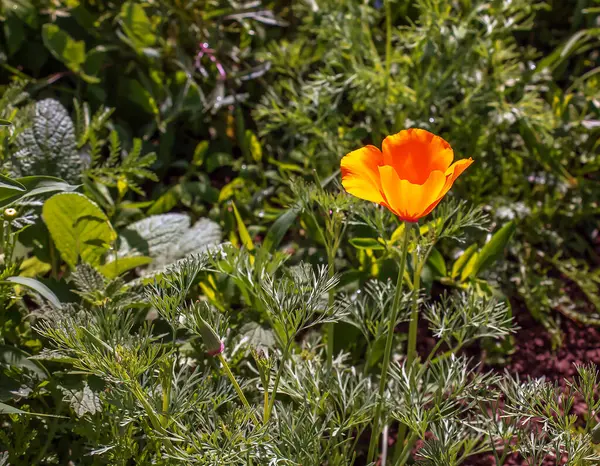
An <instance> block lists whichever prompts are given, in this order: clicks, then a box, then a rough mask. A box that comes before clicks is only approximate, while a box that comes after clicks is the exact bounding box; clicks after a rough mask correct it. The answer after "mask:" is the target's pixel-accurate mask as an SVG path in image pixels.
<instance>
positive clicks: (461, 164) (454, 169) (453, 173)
mask: <svg viewBox="0 0 600 466" xmlns="http://www.w3.org/2000/svg"><path fill="white" fill-rule="evenodd" d="M472 163H473V159H472V158H468V159H462V160H458V161H457V162H454V163H453V164H452V166H451V167H449V168H448V169H447V170H446V173H445V175H446V183H445V184H444V187H443V188H442V190H441V191H440V193H439V195H438V198H437V199H436V200H435V201H434V202H432V203H431V204H430V205H429V207H427V209H426V210H425V213H424V214H423V216H425V215H427V214H428V213H429V212H431V211H432V210H433V209H435V207H436V206H437V205H438V204H439V203H440V201H441V200H442V199H443V198H444V196H445V195H446V194H447V193H448V191H450V188H451V187H452V185H453V184H454V181H455V180H456V178H458V177H459V176H460V175H461V173H462V172H464V171H465V170H466V169H467V168H469V166H470V165H471V164H472Z"/></svg>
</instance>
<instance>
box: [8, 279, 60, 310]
mask: <svg viewBox="0 0 600 466" xmlns="http://www.w3.org/2000/svg"><path fill="white" fill-rule="evenodd" d="M5 282H10V283H14V284H17V285H21V286H26V287H27V288H30V289H32V290H33V291H35V292H36V293H38V294H39V295H40V296H42V297H43V298H44V299H46V300H48V302H49V303H50V304H52V306H53V307H55V308H57V309H59V308H60V307H61V304H60V301H59V299H58V298H57V297H56V295H55V294H54V293H53V292H52V291H51V290H50V288H48V287H47V286H46V285H44V284H43V283H42V282H40V281H38V280H36V279H35V278H28V277H8V278H6V279H5Z"/></svg>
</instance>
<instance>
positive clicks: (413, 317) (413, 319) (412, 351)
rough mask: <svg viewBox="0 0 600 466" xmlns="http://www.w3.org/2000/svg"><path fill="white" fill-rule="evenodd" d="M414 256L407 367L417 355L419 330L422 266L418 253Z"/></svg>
mask: <svg viewBox="0 0 600 466" xmlns="http://www.w3.org/2000/svg"><path fill="white" fill-rule="evenodd" d="M413 258H414V259H415V260H413V267H414V270H415V276H414V278H413V295H412V306H411V311H410V325H409V327H408V350H407V352H406V367H410V366H411V364H412V363H413V361H414V359H415V356H416V355H417V331H418V329H419V328H418V327H419V306H418V304H419V286H420V284H421V267H419V266H418V264H417V254H416V252H415V254H414V256H413Z"/></svg>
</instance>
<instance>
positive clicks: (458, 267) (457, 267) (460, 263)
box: [451, 243, 477, 278]
mask: <svg viewBox="0 0 600 466" xmlns="http://www.w3.org/2000/svg"><path fill="white" fill-rule="evenodd" d="M475 251H477V244H476V243H474V244H472V245H471V246H469V247H468V248H467V249H465V251H464V252H463V253H462V254H461V255H460V256H459V257H458V259H456V261H455V262H454V264H452V272H451V276H452V278H456V277H458V275H459V274H460V273H461V271H462V270H463V268H464V266H465V265H466V264H467V262H468V261H469V259H470V258H471V256H472V255H473V254H474V253H475Z"/></svg>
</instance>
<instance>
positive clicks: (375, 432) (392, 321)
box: [367, 223, 411, 462]
mask: <svg viewBox="0 0 600 466" xmlns="http://www.w3.org/2000/svg"><path fill="white" fill-rule="evenodd" d="M410 230H411V228H410V224H408V223H405V224H404V241H403V242H402V252H401V253H400V269H399V270H398V280H397V282H396V292H395V294H394V301H393V304H392V315H391V316H390V318H389V320H388V329H387V338H386V341H385V352H384V353H383V366H382V367H381V377H380V379H379V401H378V403H377V408H376V410H375V418H374V419H373V429H372V431H371V442H370V443H369V453H368V456H367V458H368V462H372V461H374V460H375V451H376V449H377V445H378V443H379V430H380V423H379V420H380V419H379V418H380V417H381V411H382V410H383V395H384V393H385V387H386V384H387V374H388V369H389V366H390V359H391V357H392V343H393V341H394V329H395V328H396V321H397V320H398V312H399V311H400V298H401V297H402V280H403V278H404V269H405V268H406V256H407V254H408V239H409V237H410Z"/></svg>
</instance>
